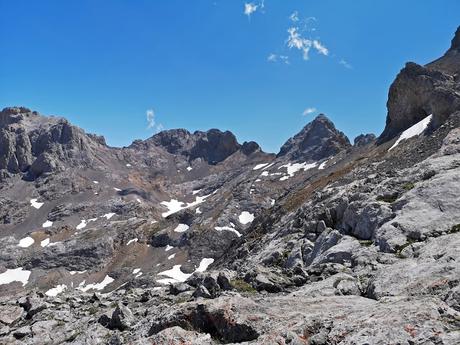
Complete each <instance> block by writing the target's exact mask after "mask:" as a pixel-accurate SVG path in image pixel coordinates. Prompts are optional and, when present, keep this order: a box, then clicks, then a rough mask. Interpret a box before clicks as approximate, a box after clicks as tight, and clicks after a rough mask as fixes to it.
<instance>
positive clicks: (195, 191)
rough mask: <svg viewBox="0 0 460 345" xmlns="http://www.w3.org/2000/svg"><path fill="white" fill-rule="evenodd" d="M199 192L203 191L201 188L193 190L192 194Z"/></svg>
mask: <svg viewBox="0 0 460 345" xmlns="http://www.w3.org/2000/svg"><path fill="white" fill-rule="evenodd" d="M199 192H201V189H195V190H192V194H193V195H195V194H198V193H199Z"/></svg>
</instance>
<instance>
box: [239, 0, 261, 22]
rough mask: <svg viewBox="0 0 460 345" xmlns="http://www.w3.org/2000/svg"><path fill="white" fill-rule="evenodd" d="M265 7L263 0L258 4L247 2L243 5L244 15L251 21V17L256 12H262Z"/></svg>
mask: <svg viewBox="0 0 460 345" xmlns="http://www.w3.org/2000/svg"><path fill="white" fill-rule="evenodd" d="M264 7H265V3H264V0H262V1H261V2H259V3H255V2H247V3H245V4H244V14H245V15H246V16H248V18H249V19H251V15H252V14H253V13H255V12H256V11H258V10H262V9H263V8H264Z"/></svg>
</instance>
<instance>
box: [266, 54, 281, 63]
mask: <svg viewBox="0 0 460 345" xmlns="http://www.w3.org/2000/svg"><path fill="white" fill-rule="evenodd" d="M267 61H270V62H276V61H278V55H276V54H273V53H272V54H270V55H268V57H267Z"/></svg>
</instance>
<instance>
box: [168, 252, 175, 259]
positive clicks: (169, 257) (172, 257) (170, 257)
mask: <svg viewBox="0 0 460 345" xmlns="http://www.w3.org/2000/svg"><path fill="white" fill-rule="evenodd" d="M175 256H176V253H174V254H171V255H170V256H168V260H171V259H174V257H175Z"/></svg>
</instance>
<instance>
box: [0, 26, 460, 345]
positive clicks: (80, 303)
mask: <svg viewBox="0 0 460 345" xmlns="http://www.w3.org/2000/svg"><path fill="white" fill-rule="evenodd" d="M459 47H460V29H459V30H457V33H456V34H455V37H454V39H453V40H452V46H451V47H450V48H449V50H448V51H447V52H446V54H445V55H444V56H443V57H441V58H440V59H438V60H436V61H434V62H432V63H430V64H427V65H425V66H421V65H418V64H416V63H408V64H407V65H406V66H405V67H404V68H403V69H402V70H401V72H400V73H399V74H398V76H397V77H396V80H395V81H394V82H393V84H392V85H391V88H390V91H389V96H388V102H387V105H388V115H387V121H386V127H385V130H384V131H383V133H382V134H381V135H380V136H379V137H378V138H377V137H376V136H375V135H374V134H363V135H360V136H358V137H357V138H356V139H355V140H354V145H352V144H350V141H349V139H348V138H347V137H346V136H345V135H344V134H343V133H342V132H340V131H339V130H338V129H336V127H335V125H334V124H333V123H332V122H331V121H330V120H329V119H328V118H327V116H326V115H319V116H318V117H316V118H315V119H314V120H313V121H312V122H310V123H309V124H307V125H306V126H305V127H304V128H303V129H302V130H301V131H300V132H299V133H298V134H296V135H295V136H293V137H292V138H291V139H289V140H287V142H286V143H285V144H284V145H283V146H282V148H281V150H280V152H279V153H278V154H276V155H275V154H270V153H266V152H263V151H262V150H261V148H260V147H259V145H258V144H257V143H255V142H245V143H239V142H238V140H237V138H236V137H235V135H233V134H232V133H231V132H228V131H225V132H222V131H220V130H218V129H211V130H209V131H206V132H201V131H197V132H194V133H190V132H189V131H187V130H184V129H177V130H168V131H163V132H160V133H158V134H156V135H154V136H153V137H151V138H149V139H147V140H136V141H134V142H133V143H132V144H131V145H130V146H128V147H123V148H116V147H110V146H108V145H107V144H106V142H105V140H104V138H103V137H100V136H96V135H93V134H88V133H85V131H84V130H83V129H80V128H78V127H76V126H74V125H72V124H71V123H69V122H68V121H67V120H65V119H63V118H59V117H53V116H43V115H40V114H39V113H37V112H35V111H32V110H29V109H27V108H24V107H10V108H5V109H3V110H2V111H1V112H0V237H1V251H0V286H1V289H0V344H63V343H66V344H88V345H90V344H196V345H198V344H200V345H201V344H222V343H223V344H292V345H300V344H311V345H313V344H315V345H320V344H343V345H345V344H411V345H412V344H423V345H427V344H436V345H441V344H445V345H448V344H459V343H460V79H459V75H458V73H459V66H460V53H459Z"/></svg>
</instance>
